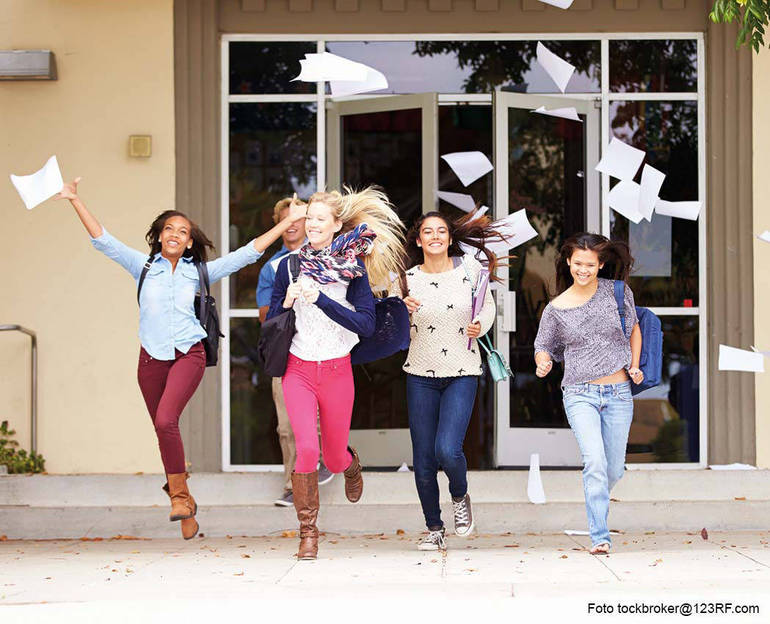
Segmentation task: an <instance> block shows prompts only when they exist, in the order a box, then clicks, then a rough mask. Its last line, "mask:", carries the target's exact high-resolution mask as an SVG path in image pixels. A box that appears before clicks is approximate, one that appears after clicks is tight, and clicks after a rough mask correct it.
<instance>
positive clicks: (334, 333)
mask: <svg viewBox="0 0 770 624" xmlns="http://www.w3.org/2000/svg"><path fill="white" fill-rule="evenodd" d="M299 279H300V282H301V283H302V284H303V286H315V287H316V288H318V289H319V290H320V291H321V292H322V293H324V294H325V295H326V296H327V297H329V298H330V299H333V300H334V301H336V302H337V303H339V304H340V305H341V306H343V307H345V308H347V309H348V310H355V308H354V307H353V304H351V303H350V302H349V301H348V300H347V299H346V298H345V296H346V295H347V292H348V284H347V282H346V283H342V282H334V283H332V284H319V283H318V282H316V281H314V280H312V279H311V278H310V277H308V276H307V275H301V276H300V278H299ZM294 314H295V316H296V325H295V327H296V330H297V331H296V333H295V334H294V339H293V340H292V341H291V347H290V348H289V352H290V353H291V354H292V355H295V356H296V357H298V358H300V359H301V360H306V361H309V362H323V361H325V360H333V359H336V358H340V357H343V356H345V355H347V354H348V353H350V350H351V349H352V348H353V347H354V346H355V345H356V344H358V335H357V334H356V333H354V332H352V331H350V330H349V329H345V328H344V327H343V326H342V325H340V324H339V323H336V322H335V321H333V320H332V319H330V318H329V317H328V316H327V315H326V313H324V311H323V310H321V308H319V307H318V306H317V305H315V304H314V303H307V302H306V301H305V299H304V298H303V297H301V296H300V297H298V298H297V300H296V301H295V302H294Z"/></svg>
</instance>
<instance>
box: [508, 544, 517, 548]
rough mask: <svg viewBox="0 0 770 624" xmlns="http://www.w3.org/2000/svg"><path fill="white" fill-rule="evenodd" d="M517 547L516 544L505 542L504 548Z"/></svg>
mask: <svg viewBox="0 0 770 624" xmlns="http://www.w3.org/2000/svg"><path fill="white" fill-rule="evenodd" d="M518 547H519V545H518V544H506V545H505V548H518Z"/></svg>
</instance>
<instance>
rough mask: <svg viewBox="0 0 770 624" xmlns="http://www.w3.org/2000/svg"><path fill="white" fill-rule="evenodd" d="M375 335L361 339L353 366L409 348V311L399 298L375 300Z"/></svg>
mask: <svg viewBox="0 0 770 624" xmlns="http://www.w3.org/2000/svg"><path fill="white" fill-rule="evenodd" d="M374 316H375V322H374V334H372V335H371V336H369V337H368V338H363V337H360V338H359V342H358V344H356V345H355V346H354V347H353V349H352V350H351V352H350V363H351V364H366V363H367V362H374V361H375V360H381V359H382V358H386V357H389V356H391V355H393V354H394V353H397V352H398V351H403V350H404V349H408V348H409V311H408V310H407V309H406V304H405V303H404V302H403V301H402V300H401V299H400V298H399V297H385V298H384V299H376V298H375V300H374Z"/></svg>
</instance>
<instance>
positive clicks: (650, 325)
mask: <svg viewBox="0 0 770 624" xmlns="http://www.w3.org/2000/svg"><path fill="white" fill-rule="evenodd" d="M624 291H625V282H624V281H623V280H615V303H617V305H618V314H619V315H620V326H621V327H622V328H623V336H624V337H625V335H626V306H625V292H624ZM636 316H637V318H638V319H639V329H640V330H641V332H642V353H641V356H640V357H639V370H641V371H642V373H644V380H643V381H642V383H640V384H639V385H636V384H635V383H633V382H632V383H631V394H633V395H637V394H639V393H640V392H643V391H644V390H647V389H649V388H654V387H655V386H657V385H659V384H660V382H661V378H662V373H663V331H662V329H661V325H660V319H659V318H658V317H657V316H655V314H654V313H653V312H652V311H651V310H649V309H648V308H642V307H639V306H636Z"/></svg>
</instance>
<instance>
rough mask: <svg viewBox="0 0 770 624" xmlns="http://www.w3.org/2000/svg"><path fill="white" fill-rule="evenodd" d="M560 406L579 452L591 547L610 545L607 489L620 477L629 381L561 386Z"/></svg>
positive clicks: (630, 411) (630, 403) (630, 410)
mask: <svg viewBox="0 0 770 624" xmlns="http://www.w3.org/2000/svg"><path fill="white" fill-rule="evenodd" d="M564 409H565V410H566V412H567V420H568V421H569V425H570V427H572V431H574V433H575V437H576V438H577V442H578V446H580V452H581V453H582V455H583V490H584V492H585V497H586V513H587V514H588V530H589V532H590V534H591V543H592V545H593V546H597V545H598V544H604V543H606V544H610V543H611V540H610V532H609V529H608V528H607V517H608V516H609V512H610V490H612V488H613V487H614V486H615V484H616V483H617V482H618V481H620V478H621V477H622V476H623V470H624V469H625V461H626V444H627V443H628V431H629V429H630V428H631V420H632V419H633V417H634V399H633V397H632V396H631V382H630V381H626V382H624V383H619V384H606V385H597V384H588V383H581V384H574V385H572V386H567V387H565V388H564Z"/></svg>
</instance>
